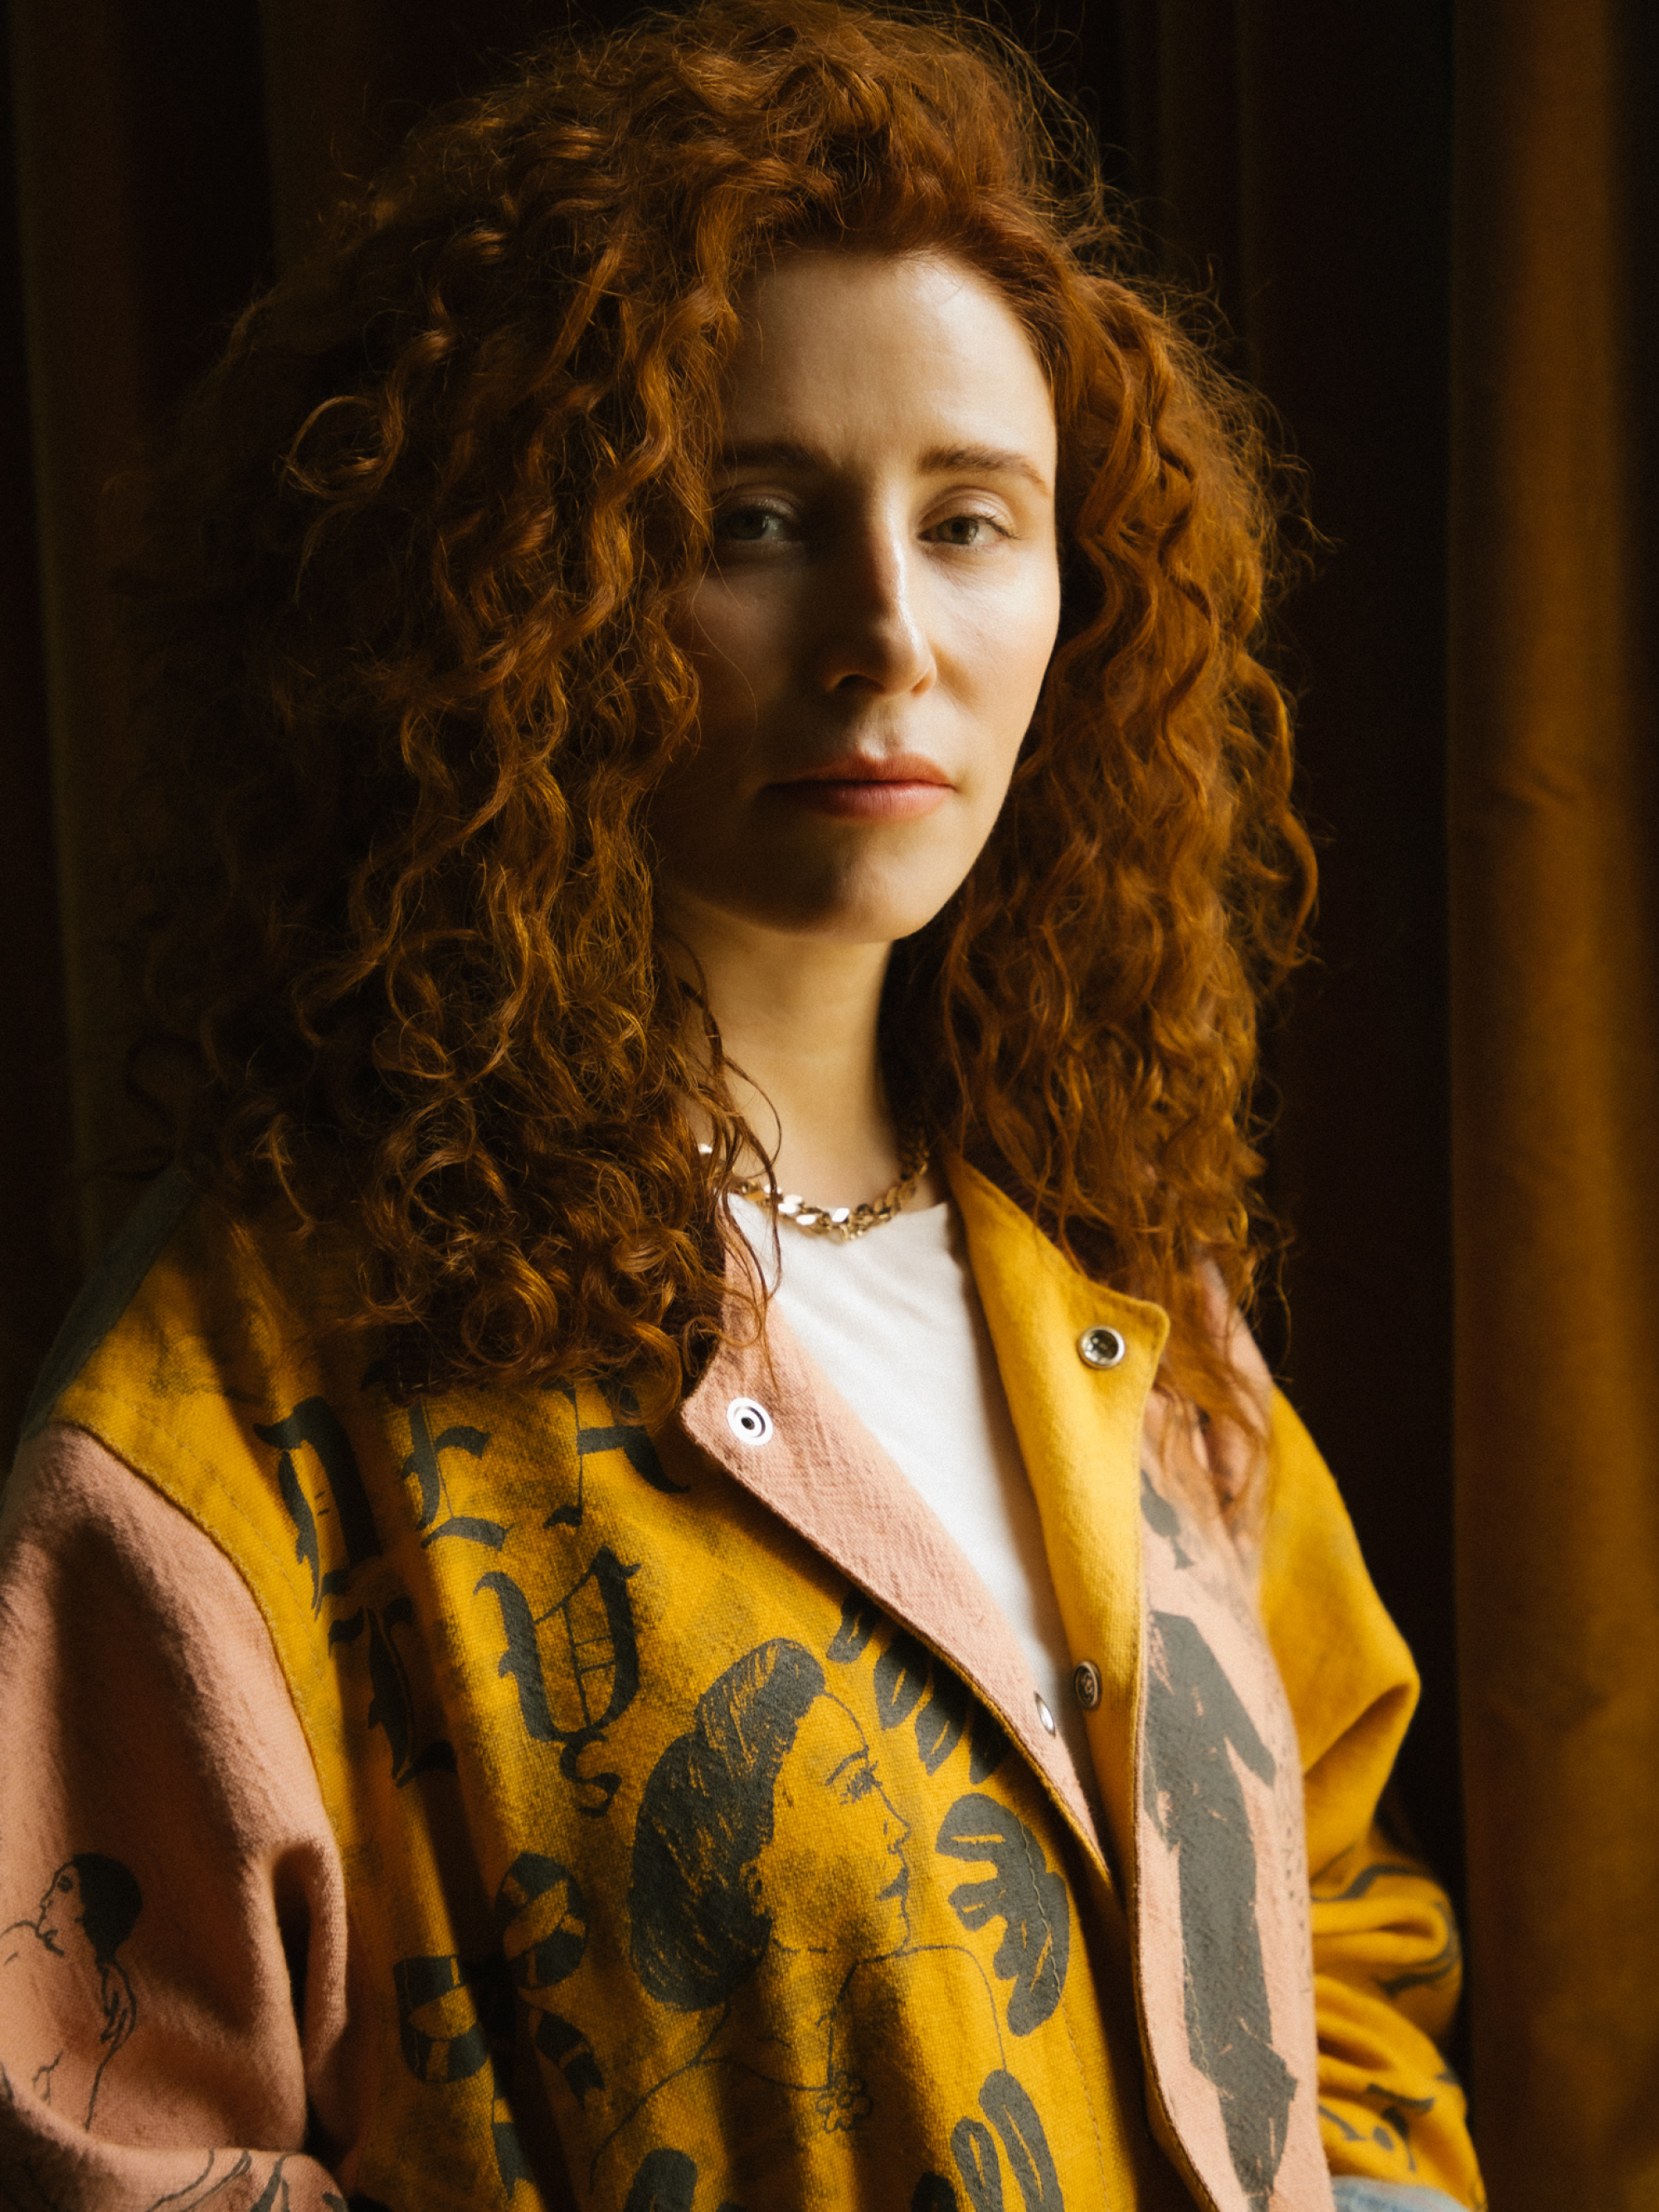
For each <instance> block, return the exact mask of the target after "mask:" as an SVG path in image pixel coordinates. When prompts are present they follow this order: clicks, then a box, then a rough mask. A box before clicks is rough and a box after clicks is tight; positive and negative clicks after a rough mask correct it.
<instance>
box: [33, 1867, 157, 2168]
mask: <svg viewBox="0 0 1659 2212" xmlns="http://www.w3.org/2000/svg"><path fill="white" fill-rule="evenodd" d="M143 1903H144V1899H143V1891H142V1890H141V1889H140V1888H139V1887H138V1881H137V1876H136V1875H134V1874H133V1872H132V1870H131V1868H130V1867H127V1866H124V1865H123V1864H122V1863H121V1861H120V1860H119V1859H112V1858H108V1857H106V1856H105V1855H104V1853H103V1852H101V1851H77V1852H76V1854H75V1856H74V1857H73V1858H68V1859H65V1860H64V1863H63V1864H62V1865H61V1866H60V1867H59V1868H58V1869H57V1871H56V1872H55V1873H54V1874H53V1875H52V1880H51V1881H49V1882H48V1883H47V1884H46V1892H45V1893H44V1895H43V1896H42V1897H41V1899H40V1910H39V1911H37V1912H36V1914H35V1916H34V1917H33V1920H14V1921H13V1922H12V1923H11V1925H10V1927H9V1928H5V1929H0V2014H12V2015H15V2014H17V2013H19V2012H22V2011H24V2010H26V2009H27V2010H28V2011H32V2012H33V2013H34V2014H35V2015H37V2016H38V2017H39V2018H40V2019H41V2020H43V2021H49V2022H51V2023H52V2030H51V2039H52V2042H54V2043H56V2044H57V2048H56V2049H55V2050H43V2051H40V2052H39V2053H38V2054H37V2063H36V2064H35V2066H34V2068H33V2073H32V2075H31V2078H30V2087H32V2088H33V2091H34V2093H35V2095H36V2096H37V2097H39V2098H40V2101H41V2103H42V2104H44V2105H50V2106H52V2110H53V2112H58V2113H60V2114H61V2115H62V2116H63V2118H64V2119H66V2120H68V2121H69V2122H70V2124H72V2125H73V2126H76V2127H81V2128H90V2127H91V2125H92V2116H93V2113H94V2111H95V2109H96V2107H97V2104H98V2092H99V2089H100V2087H101V2086H102V2084H103V2079H104V2075H105V2073H106V2069H108V2066H109V2064H110V2062H111V2060H112V2058H113V2057H115V2055H116V2053H117V2052H118V2051H119V2050H120V2049H121V2046H122V2045H124V2044H125V2042H126V2041H127V2039H128V2038H129V2037H130V2036H131V2033H132V2031H133V2029H134V2027H136V2026H137V2021H138V2003H137V1998H136V1997H135V1996H133V1993H132V1984H131V1981H130V1980H129V1979H128V1978H127V1972H126V1969H125V1966H123V1965H122V1964H121V1961H120V1960H119V1958H118V1956H117V1954H118V1952H119V1950H120V1948H121V1946H122V1945H123V1944H124V1943H125V1942H126V1940H127V1938H128V1936H131V1933H132V1930H133V1927H134V1924H135V1923H136V1922H137V1918H138V1915H139V1913H140V1912H141V1911H143ZM60 2033H61V2034H62V2036H63V2040H62V2041H61V2042H58V2035H59V2034H60Z"/></svg>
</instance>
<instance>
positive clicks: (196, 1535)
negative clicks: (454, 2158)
mask: <svg viewBox="0 0 1659 2212" xmlns="http://www.w3.org/2000/svg"><path fill="white" fill-rule="evenodd" d="M0 1712H3V1714H4V1716H5V1732H4V1738H3V1765H0V2203H5V2204H6V2205H7V2206H9V2207H13V2206H15V2207H16V2208H17V2212H152V2208H159V2207H161V2205H162V2204H165V2206H166V2212H193V2208H195V2207H197V2206H204V2207H205V2206H207V2205H209V2204H210V2205H211V2207H212V2212H254V2208H259V2212H283V2208H284V2207H286V2208H287V2212H323V2208H325V2207H328V2208H329V2212H344V2203H343V2200H344V2199H345V2198H346V2197H347V2196H348V2195H349V2188H350V2175H351V2167H352V2163H353V2144H354V2142H355V2141H356V2139H357V2137H358V2136H359V2134H360V2132H361V2124H362V2115H363V2114H364V2113H365V2112H367V2111H368V2109H369V2108H370V2106H371V2105H372V2100H373V2096H374V2082H373V2080H372V2078H371V2074H370V2069H371V2068H372V2066H373V2063H374V2061H373V2057H372V2054H371V2049H370V2044H369V2039H368V2036H367V2035H365V2034H364V2033H362V2026H361V2022H362V2019H363V2014H362V2008H361V2007H356V2006H354V2005H353V2004H352V2003H351V2002H349V1987H350V1984H351V1981H352V1972H353V1966H352V1946H351V1941H350V1934H349V1928H348V1925H347V1918H346V1911H345V1897H344V1885H343V1877H342V1869H341V1866H340V1862H339V1857H338V1854H337V1850H336V1847H335V1843H334V1838H333V1835H332V1832H331V1829H330V1826H329V1823H328V1820H327V1817H326V1815H325V1811H324V1808H323V1803H322V1800H321V1797H320V1796H319V1791H318V1787H317V1780H316V1776H315V1773H314V1771H313V1766H312V1762H311V1757H310V1753H309V1752H308V1750H307V1746H306V1742H305V1739H304V1737H303V1735H302V1734H301V1729H300V1724H299V1722H298V1719H297V1718H296V1717H295V1711H294V1707H293V1705H292V1703H291V1701H290V1699H289V1693H288V1690H287V1687H286V1686H285V1685H284V1683H283V1679H282V1676H281V1674H280V1673H279V1671H278V1668H277V1665H276V1657H275V1655H274V1653H273V1651H272V1649H271V1645H270V1638H269V1637H268V1635H267V1633H266V1631H265V1627H264V1621H263V1620H261V1618H260V1615H259V1613H258V1610H257V1608H256V1607H255V1605H254V1603H253V1601H252V1597H251V1595H249V1593H248V1590H247V1589H246V1586H245V1584H244V1583H242V1581H241V1579H240V1577H239V1576H238V1575H237V1573H236V1571H235V1570H234V1568H233V1567H231V1566H230V1565H229V1564H228V1562H227V1561H226V1560H225V1559H224V1558H223V1557H222V1555H221V1553H219V1552H218V1551H217V1550H216V1547H214V1546H213V1544H211V1543H210V1541H209V1540H208V1539H207V1538H206V1537H205V1536H204V1535H203V1534H201V1532H200V1531H199V1530H198V1529H197V1528H195V1527H193V1526H192V1525H191V1523H190V1522H188V1521H186V1520H185V1518H184V1516H182V1515H181V1514H179V1512H178V1511H177V1510H175V1509H174V1508H173V1506H172V1505H170V1504H167V1502H166V1501H165V1500H164V1499H163V1498H161V1497H160V1496H159V1495H158V1494H157V1493H156V1492H154V1491H153V1490H151V1489H150V1487H149V1485H148V1484H146V1483H145V1482H144V1481H143V1480H141V1479H140V1478H139V1477H138V1476H137V1475H135V1474H132V1473H131V1471H130V1470H129V1469H128V1468H125V1467H124V1466H123V1465H121V1463H120V1462H118V1461H117V1460H115V1459H114V1458H112V1456H111V1455H110V1454H109V1453H108V1452H107V1451H106V1450H105V1449H104V1448H103V1447H102V1446H101V1445H100V1444H98V1443H94V1441H93V1439H92V1438H91V1437H88V1436H86V1435H84V1434H82V1432H81V1431H76V1430H73V1429H68V1428H61V1427H59V1428H52V1429H48V1430H46V1431H45V1433H44V1434H43V1435H41V1436H40V1437H37V1438H36V1439H34V1441H33V1443H30V1444H29V1445H28V1446H27V1448H26V1449H25V1450H24V1452H23V1453H22V1455H21V1457H20V1459H19V1461H18V1463H17V1467H16V1468H15V1472H14V1474H13V1475H12V1478H11V1481H10V1484H9V1489H8V1492H7V1498H6V1504H5V1510H4V1514H3V1517H0ZM354 2023H357V2024H354Z"/></svg>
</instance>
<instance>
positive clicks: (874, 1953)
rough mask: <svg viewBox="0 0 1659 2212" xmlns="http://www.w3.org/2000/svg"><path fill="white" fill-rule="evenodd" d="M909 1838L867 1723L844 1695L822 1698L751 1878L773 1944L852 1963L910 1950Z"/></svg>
mask: <svg viewBox="0 0 1659 2212" xmlns="http://www.w3.org/2000/svg"><path fill="white" fill-rule="evenodd" d="M909 1832H910V1831H909V1829H908V1826H906V1824H905V1823H904V1821H902V1820H901V1819H900V1818H899V1816H898V1814H896V1812H895V1811H894V1810H893V1808H892V1807H891V1806H890V1804H889V1803H888V1802H887V1798H886V1796H885V1794H884V1791H883V1790H882V1787H881V1784H880V1783H879V1782H878V1780H877V1778H876V1770H875V1768H874V1766H873V1765H872V1763H871V1759H870V1747H869V1745H868V1744H867V1743H866V1741H865V1740H864V1731H863V1729H861V1728H860V1726H859V1724H858V1723H857V1721H856V1720H854V1717H853V1716H852V1714H851V1713H850V1712H848V1710H847V1708H846V1706H845V1705H842V1702H841V1700H840V1699H838V1698H831V1697H819V1698H815V1699H813V1700H812V1703H811V1705H810V1706H809V1707H808V1709H807V1711H806V1713H805V1716H804V1717H803V1718H802V1721H801V1724H800V1726H799V1729H797V1731H796V1734H795V1741H794V1743H793V1746H792V1747H791V1748H790V1753H789V1756H788V1758H787V1759H785V1760H784V1762H783V1765H782V1768H781V1771H780V1772H779V1775H778V1779H777V1784H776V1786H775V1790H774V1791H773V1796H772V1839H771V1841H770V1842H769V1844H767V1845H766V1848H765V1849H764V1850H763V1851H762V1853H761V1855H760V1857H758V1858H757V1860H756V1862H755V1863H754V1866H753V1867H752V1868H751V1869H750V1895H751V1899H752V1901H753V1902H754V1903H755V1904H757V1905H758V1906H759V1907H760V1909H761V1910H762V1911H763V1912H765V1913H767V1914H768V1915H769V1917H770V1919H771V1923H772V1941H773V1942H775V1943H776V1944H778V1945H780V1946H781V1948H783V1949H785V1950H787V1951H812V1952H823V1953H827V1954H829V1956H830V1957H832V1958H835V1959H837V1960H842V1961H843V1962H847V1961H850V1960H858V1959H880V1958H886V1957H888V1956H890V1954H892V1953H893V1952H895V1951H897V1950H900V1949H902V1947H903V1945H904V1943H905V1942H906V1941H907V1939H908V1933H909V1923H908V1920H907V1918H906V1916H905V1906H904V1900H905V1898H906V1896H907V1894H908V1891H909V1887H910V1870H909V1869H908V1867H907V1866H906V1865H905V1863H904V1855H903V1848H902V1847H903V1844H904V1840H905V1838H906V1837H907V1836H908V1834H909Z"/></svg>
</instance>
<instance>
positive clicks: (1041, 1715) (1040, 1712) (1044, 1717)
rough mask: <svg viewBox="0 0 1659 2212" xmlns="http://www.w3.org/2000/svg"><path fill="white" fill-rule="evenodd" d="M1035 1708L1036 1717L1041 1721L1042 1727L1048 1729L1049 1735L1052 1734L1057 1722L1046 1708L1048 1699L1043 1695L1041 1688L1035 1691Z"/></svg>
mask: <svg viewBox="0 0 1659 2212" xmlns="http://www.w3.org/2000/svg"><path fill="white" fill-rule="evenodd" d="M1036 1709H1037V1718H1038V1719H1039V1720H1040V1721H1041V1722H1042V1725H1043V1727H1044V1728H1046V1729H1048V1733H1049V1735H1053V1734H1054V1729H1055V1728H1056V1726H1057V1723H1056V1722H1055V1719H1054V1715H1053V1714H1052V1713H1051V1712H1050V1711H1049V1710H1048V1699H1046V1698H1045V1697H1044V1696H1043V1694H1042V1691H1041V1690H1039V1691H1038V1692H1037V1693H1036Z"/></svg>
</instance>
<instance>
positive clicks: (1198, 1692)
mask: <svg viewBox="0 0 1659 2212" xmlns="http://www.w3.org/2000/svg"><path fill="white" fill-rule="evenodd" d="M1148 1631H1149V1632H1148V1638H1147V1645H1148V1650H1147V1662H1148V1663H1147V1669H1146V1772H1145V1776H1144V1788H1145V1802H1146V1811H1147V1814H1148V1815H1149V1817H1150V1818H1151V1820H1152V1823H1153V1825H1154V1826H1155V1827H1156V1828H1157V1830H1158V1833H1159V1835H1161V1836H1162V1837H1163V1838H1164V1841H1165V1843H1166V1844H1168V1845H1169V1846H1170V1850H1172V1851H1173V1852H1174V1853H1175V1855H1176V1865H1177V1870H1178V1872H1177V1879H1178V1881H1179V1887H1180V1898H1181V1937H1182V1946H1183V1948H1184V1950H1185V1953H1186V1956H1187V1959H1188V1972H1187V1976H1186V2010H1187V2044H1188V2051H1190V2053H1191V2056H1192V2061H1193V2063H1194V2066H1195V2067H1196V2068H1197V2069H1198V2070H1199V2072H1200V2074H1201V2075H1203V2076H1204V2077H1205V2079H1206V2081H1209V2082H1210V2083H1211V2084H1212V2086H1213V2087H1214V2089H1215V2091H1216V2093H1217V2095H1218V2098H1219V2099H1220V2102H1221V2118H1222V2122H1223V2124H1224V2126H1225V2130H1226V2136H1227V2148H1228V2151H1229V2153H1230V2154H1231V2160H1232V2166H1233V2171H1234V2172H1235V2173H1236V2174H1237V2177H1238V2182H1239V2185H1240V2187H1241V2188H1242V2189H1243V2191H1244V2194H1245V2196H1246V2197H1248V2198H1249V2201H1250V2203H1252V2204H1253V2205H1255V2206H1257V2207H1258V2208H1261V2212H1265V2209H1266V2207H1267V2203H1268V2200H1269V2198H1270V2197H1271V2196H1272V2194H1273V2179H1274V2176H1275V2175H1276V2174H1277V2172H1278V2171H1279V2160H1281V2159H1282V2158H1283V2156H1284V2154H1285V2128H1286V2123H1287V2121H1288V2118H1289V2115H1290V2109H1291V2100H1293V2098H1294V2097H1295V2094H1296V2087H1297V2083H1296V2077H1295V2075H1293V2074H1292V2073H1291V2070H1290V2069H1289V2067H1287V2066H1286V2065H1285V2062H1284V2060H1283V2059H1282V2058H1281V2057H1279V2053H1278V2051H1276V2050H1275V2049H1274V2048H1273V2014H1272V2008H1271V2006H1270V2004H1269V2002H1268V1996H1267V1973H1266V1970H1265V1967H1264V1966H1263V1961H1262V1953H1261V1930H1260V1929H1259V1927H1258V1926H1257V1923H1256V1910H1255V1899H1256V1857H1255V1837H1254V1834H1253V1832H1252V1830H1251V1826H1250V1815H1249V1807H1248V1806H1247V1805H1246V1803H1245V1802H1244V1791H1243V1786H1242V1784H1240V1782H1239V1779H1238V1776H1237V1773H1236V1772H1235V1771H1234V1768H1233V1754H1234V1753H1236V1754H1237V1757H1238V1759H1239V1760H1240V1762H1241V1763H1242V1764H1243V1765H1244V1766H1245V1767H1246V1768H1247V1769H1248V1770H1249V1772H1251V1773H1252V1774H1254V1775H1255V1777H1256V1778H1257V1779H1258V1780H1259V1781H1261V1782H1271V1781H1272V1780H1273V1774H1274V1771H1275V1769H1274V1763H1273V1754H1272V1753H1270V1752H1269V1751H1268V1749H1267V1746H1266V1744H1264V1743H1263V1742H1262V1741H1261V1736H1260V1735H1259V1734H1258V1733H1257V1731H1256V1728H1255V1723H1254V1722H1253V1721H1252V1720H1251V1718H1250V1717H1249V1713H1248V1712H1247V1711H1245V1709H1244V1705H1243V1701H1242V1700H1241V1699H1240V1698H1239V1695H1238V1692H1237V1691H1236V1690H1235V1689H1234V1687H1233V1686H1232V1684H1231V1681H1229V1680H1228V1679H1227V1676H1226V1674H1225V1672H1224V1671H1223V1669H1222V1667H1221V1665H1220V1662H1218V1659H1217V1658H1216V1656H1215V1654H1214V1652H1213V1651H1212V1650H1211V1649H1210V1647H1209V1644H1207V1643H1206V1641H1205V1638H1204V1637H1203V1634H1202V1632H1200V1629H1199V1626H1198V1624H1197V1623H1196V1622H1195V1621H1193V1620H1188V1618H1187V1617H1186V1615H1185V1614H1183V1613H1158V1612H1154V1613H1152V1615H1151V1617H1150V1620H1149V1622H1148Z"/></svg>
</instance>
